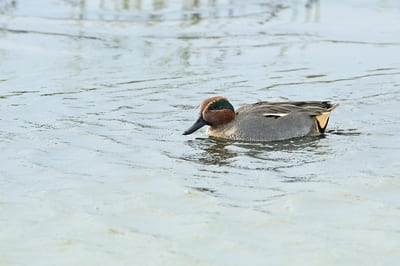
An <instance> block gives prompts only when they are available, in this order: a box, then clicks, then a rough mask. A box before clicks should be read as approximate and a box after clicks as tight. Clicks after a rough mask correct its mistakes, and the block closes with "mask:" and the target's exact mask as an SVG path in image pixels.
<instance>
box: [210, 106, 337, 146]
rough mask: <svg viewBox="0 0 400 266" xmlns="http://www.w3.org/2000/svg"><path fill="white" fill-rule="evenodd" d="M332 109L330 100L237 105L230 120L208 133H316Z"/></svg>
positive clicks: (250, 136)
mask: <svg viewBox="0 0 400 266" xmlns="http://www.w3.org/2000/svg"><path fill="white" fill-rule="evenodd" d="M333 108H335V105H333V104H330V103H329V102H275V103H274V102H259V103H255V104H250V105H245V106H243V107H241V108H239V109H238V110H237V112H236V117H235V119H234V120H233V121H232V122H230V123H228V124H226V125H223V126H220V127H217V128H213V127H211V128H210V129H209V130H208V132H207V134H208V135H209V136H214V137H220V138H227V139H234V140H244V141H274V140H284V139H290V138H295V137H301V136H307V135H317V134H320V133H323V132H324V130H325V128H326V125H327V123H328V119H329V113H330V111H331V110H333Z"/></svg>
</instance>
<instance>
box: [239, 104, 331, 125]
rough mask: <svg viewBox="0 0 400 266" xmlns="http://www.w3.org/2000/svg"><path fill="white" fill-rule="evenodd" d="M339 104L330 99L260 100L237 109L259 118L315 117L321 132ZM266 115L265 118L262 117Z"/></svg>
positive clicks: (244, 113) (243, 113)
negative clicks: (299, 100) (297, 100)
mask: <svg viewBox="0 0 400 266" xmlns="http://www.w3.org/2000/svg"><path fill="white" fill-rule="evenodd" d="M336 106H337V104H332V103H330V102H328V101H302V102H258V103H255V104H250V105H245V106H243V107H241V108H239V109H238V110H237V113H242V115H246V114H249V115H250V114H251V115H252V116H256V117H258V118H259V119H266V120H267V119H279V118H283V117H288V116H292V115H304V116H309V117H315V120H316V122H317V123H318V128H319V131H320V132H323V131H324V130H325V128H326V125H327V124H328V119H329V115H330V112H331V111H332V110H333V109H335V108H336ZM262 117H264V118H262Z"/></svg>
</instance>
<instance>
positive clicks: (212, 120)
mask: <svg viewBox="0 0 400 266" xmlns="http://www.w3.org/2000/svg"><path fill="white" fill-rule="evenodd" d="M233 119H235V109H234V108H233V106H232V104H231V103H230V102H229V101H228V99H227V98H225V97H222V96H215V97H212V98H208V99H206V100H204V101H203V102H202V103H201V105H200V117H199V119H197V121H196V122H195V123H194V124H193V125H192V126H191V127H190V128H189V129H188V130H186V131H185V132H183V135H189V134H192V133H193V132H195V131H196V130H198V129H199V128H201V127H203V126H205V125H208V126H211V127H218V126H221V125H224V124H227V123H229V122H231V121H232V120H233Z"/></svg>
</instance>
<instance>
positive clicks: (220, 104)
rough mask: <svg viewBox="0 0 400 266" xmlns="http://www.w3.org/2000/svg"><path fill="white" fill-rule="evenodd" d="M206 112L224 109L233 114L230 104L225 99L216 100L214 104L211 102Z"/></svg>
mask: <svg viewBox="0 0 400 266" xmlns="http://www.w3.org/2000/svg"><path fill="white" fill-rule="evenodd" d="M207 109H208V110H224V109H228V110H231V111H232V112H235V110H234V109H233V106H232V104H230V102H228V101H227V100H225V99H220V100H217V101H215V102H212V103H211V104H210V105H209V106H208V108H207Z"/></svg>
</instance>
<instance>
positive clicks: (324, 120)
mask: <svg viewBox="0 0 400 266" xmlns="http://www.w3.org/2000/svg"><path fill="white" fill-rule="evenodd" d="M330 114H331V113H330V112H323V113H322V114H320V115H317V116H315V120H316V129H317V131H318V132H319V133H324V131H325V128H326V125H327V124H328V121H329V115H330Z"/></svg>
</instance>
